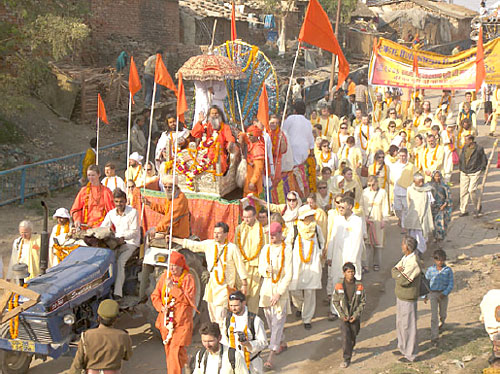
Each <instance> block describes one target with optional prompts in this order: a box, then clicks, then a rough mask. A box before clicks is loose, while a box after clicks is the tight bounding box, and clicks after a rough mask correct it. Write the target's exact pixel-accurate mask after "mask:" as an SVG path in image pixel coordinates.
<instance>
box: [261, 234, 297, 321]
mask: <svg viewBox="0 0 500 374" xmlns="http://www.w3.org/2000/svg"><path fill="white" fill-rule="evenodd" d="M282 264H283V266H282ZM269 265H271V266H272V268H273V271H272V274H271V273H268V271H267V267H268V266H269ZM259 274H260V275H261V276H262V278H263V281H262V286H261V289H260V301H259V306H260V307H261V308H270V307H271V297H272V296H273V295H275V294H280V295H281V297H280V299H279V301H278V303H277V304H276V305H275V306H274V307H273V308H274V310H275V312H276V314H281V313H282V312H283V311H284V310H287V311H290V307H289V306H290V301H289V300H290V299H289V295H288V287H289V286H290V282H291V281H292V275H293V266H292V247H291V246H289V245H285V252H284V259H283V254H282V245H281V244H279V245H277V244H271V245H269V244H266V245H265V246H264V248H262V251H261V253H260V257H259ZM271 276H272V277H274V279H275V280H276V283H275V282H273V279H272V277H271ZM285 308H286V309H285Z"/></svg>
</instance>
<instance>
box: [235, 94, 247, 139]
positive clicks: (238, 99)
mask: <svg viewBox="0 0 500 374" xmlns="http://www.w3.org/2000/svg"><path fill="white" fill-rule="evenodd" d="M234 94H235V96H236V102H237V103H238V112H239V113H240V123H241V131H242V132H245V126H244V125H243V114H242V113H241V104H240V95H238V91H236V90H235V91H234Z"/></svg>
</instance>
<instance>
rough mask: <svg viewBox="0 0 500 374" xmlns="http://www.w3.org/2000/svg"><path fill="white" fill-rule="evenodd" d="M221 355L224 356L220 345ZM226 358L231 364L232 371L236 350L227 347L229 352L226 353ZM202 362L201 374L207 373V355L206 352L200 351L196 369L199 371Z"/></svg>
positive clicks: (234, 365) (222, 347)
mask: <svg viewBox="0 0 500 374" xmlns="http://www.w3.org/2000/svg"><path fill="white" fill-rule="evenodd" d="M221 350H222V352H221V355H224V346H223V345H221ZM227 357H228V359H229V363H230V364H231V367H232V368H233V371H234V369H235V367H236V349H234V348H231V347H229V351H228V352H227ZM202 360H203V374H205V373H206V372H207V362H208V354H207V350H206V349H204V350H203V351H200V353H199V355H198V366H197V367H198V368H199V369H201V361H202Z"/></svg>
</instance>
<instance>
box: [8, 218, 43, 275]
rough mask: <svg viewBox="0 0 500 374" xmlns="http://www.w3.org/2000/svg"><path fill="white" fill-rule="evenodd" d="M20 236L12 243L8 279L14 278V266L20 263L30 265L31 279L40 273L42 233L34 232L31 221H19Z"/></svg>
mask: <svg viewBox="0 0 500 374" xmlns="http://www.w3.org/2000/svg"><path fill="white" fill-rule="evenodd" d="M19 235H20V236H19V238H17V239H16V240H14V243H12V254H11V256H10V262H9V268H8V270H7V280H14V279H13V276H14V274H13V272H12V266H14V265H15V264H18V263H24V264H26V265H28V272H29V273H30V275H29V276H28V277H27V278H26V279H25V280H29V279H31V278H34V277H36V276H37V275H39V274H40V235H34V234H33V224H32V223H31V222H30V221H21V223H19Z"/></svg>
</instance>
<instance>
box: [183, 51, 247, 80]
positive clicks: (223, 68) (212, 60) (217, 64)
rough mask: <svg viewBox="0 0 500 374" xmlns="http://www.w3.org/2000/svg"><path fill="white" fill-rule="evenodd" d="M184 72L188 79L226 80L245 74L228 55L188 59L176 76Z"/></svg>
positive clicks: (201, 56) (185, 77)
mask: <svg viewBox="0 0 500 374" xmlns="http://www.w3.org/2000/svg"><path fill="white" fill-rule="evenodd" d="M179 73H182V77H183V78H184V79H186V80H194V81H225V80H228V79H239V78H241V77H242V76H243V73H242V72H241V69H240V68H239V67H238V66H236V64H235V63H234V62H233V61H231V60H230V59H229V58H227V57H226V56H220V55H199V56H193V57H191V58H190V59H189V60H187V61H186V62H185V63H184V65H182V67H181V68H180V69H179V71H178V72H177V74H176V76H178V75H179Z"/></svg>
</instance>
